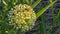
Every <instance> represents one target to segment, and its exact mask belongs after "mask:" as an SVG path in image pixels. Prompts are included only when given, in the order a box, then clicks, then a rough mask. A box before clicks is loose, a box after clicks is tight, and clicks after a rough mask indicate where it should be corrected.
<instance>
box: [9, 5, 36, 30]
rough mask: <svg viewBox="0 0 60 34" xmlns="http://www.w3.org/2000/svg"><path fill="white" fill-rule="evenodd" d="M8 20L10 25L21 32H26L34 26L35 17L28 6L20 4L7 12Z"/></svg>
mask: <svg viewBox="0 0 60 34" xmlns="http://www.w3.org/2000/svg"><path fill="white" fill-rule="evenodd" d="M8 20H9V23H10V24H11V25H14V26H17V27H18V28H20V29H21V30H22V31H27V30H29V29H31V28H32V26H33V25H34V23H35V21H36V15H35V12H34V11H33V9H32V8H31V7H30V6H28V5H26V4H24V5H22V4H20V5H16V6H15V7H14V8H12V9H11V10H10V11H9V12H8Z"/></svg>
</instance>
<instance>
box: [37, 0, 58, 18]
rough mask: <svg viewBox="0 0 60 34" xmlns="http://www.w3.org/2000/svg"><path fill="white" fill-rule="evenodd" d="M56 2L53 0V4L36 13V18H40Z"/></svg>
mask: <svg viewBox="0 0 60 34" xmlns="http://www.w3.org/2000/svg"><path fill="white" fill-rule="evenodd" d="M56 1H57V0H55V1H54V2H53V3H51V4H49V5H47V6H46V7H44V8H43V9H42V10H39V11H38V13H37V14H36V16H37V18H38V17H39V16H41V15H42V14H43V13H44V12H45V11H46V10H47V9H48V8H49V7H51V6H52V5H53V4H54V3H55V2H56Z"/></svg>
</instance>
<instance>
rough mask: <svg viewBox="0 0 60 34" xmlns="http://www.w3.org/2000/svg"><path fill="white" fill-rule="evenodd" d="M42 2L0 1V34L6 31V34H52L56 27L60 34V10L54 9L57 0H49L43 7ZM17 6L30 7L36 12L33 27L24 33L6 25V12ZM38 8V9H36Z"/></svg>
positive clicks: (42, 0) (32, 0)
mask: <svg viewBox="0 0 60 34" xmlns="http://www.w3.org/2000/svg"><path fill="white" fill-rule="evenodd" d="M44 1H46V0H0V34H7V32H8V31H9V33H8V34H32V32H34V31H36V32H35V33H34V34H53V30H54V27H56V26H57V28H58V32H59V34H60V8H56V9H55V4H56V3H57V2H58V0H49V1H48V3H46V4H45V5H44ZM46 2H47V1H46ZM18 4H27V5H30V6H31V7H32V8H33V9H34V11H35V12H36V17H37V20H36V25H35V27H34V28H32V30H29V31H27V32H24V33H23V32H21V31H20V30H15V29H13V26H10V25H8V21H7V19H8V18H7V13H8V11H9V10H10V9H11V8H13V7H14V6H15V5H18ZM38 6H39V8H37V7H38ZM57 7H58V6H57ZM50 12H51V13H50ZM47 16H49V17H47ZM49 18H50V19H51V20H50V19H49ZM48 20H50V21H51V22H49V21H48ZM48 22H49V23H50V24H49V26H48V25H47V24H48ZM37 26H38V27H37ZM35 28H37V30H36V29H35ZM34 29H35V30H34ZM55 31H56V29H55Z"/></svg>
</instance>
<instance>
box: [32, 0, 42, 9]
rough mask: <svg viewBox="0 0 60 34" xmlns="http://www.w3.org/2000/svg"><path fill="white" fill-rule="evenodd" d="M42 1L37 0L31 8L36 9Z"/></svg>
mask: <svg viewBox="0 0 60 34" xmlns="http://www.w3.org/2000/svg"><path fill="white" fill-rule="evenodd" d="M40 1H41V0H37V1H36V2H35V3H34V4H33V5H32V6H31V7H32V8H34V7H35V6H37V5H38V3H39V2H40Z"/></svg>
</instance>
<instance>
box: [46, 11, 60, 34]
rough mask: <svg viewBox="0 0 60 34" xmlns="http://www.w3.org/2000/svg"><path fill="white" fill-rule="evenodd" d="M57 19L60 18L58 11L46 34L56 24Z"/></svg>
mask: <svg viewBox="0 0 60 34" xmlns="http://www.w3.org/2000/svg"><path fill="white" fill-rule="evenodd" d="M59 18H60V11H59V12H58V14H57V16H56V17H55V19H54V20H53V22H52V24H51V25H50V28H49V30H48V32H47V33H48V34H49V32H50V30H51V29H52V28H53V26H54V25H55V24H56V22H57V21H58V20H59Z"/></svg>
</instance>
